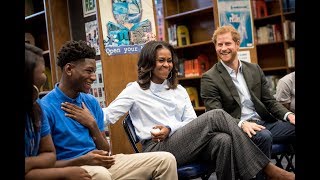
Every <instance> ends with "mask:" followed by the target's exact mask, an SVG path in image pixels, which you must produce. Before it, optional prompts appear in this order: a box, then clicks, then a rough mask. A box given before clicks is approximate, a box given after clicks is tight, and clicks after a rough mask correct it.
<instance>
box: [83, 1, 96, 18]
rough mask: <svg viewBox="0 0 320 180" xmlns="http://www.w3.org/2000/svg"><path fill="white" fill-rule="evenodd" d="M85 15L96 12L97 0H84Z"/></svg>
mask: <svg viewBox="0 0 320 180" xmlns="http://www.w3.org/2000/svg"><path fill="white" fill-rule="evenodd" d="M82 7H83V17H87V16H91V15H94V14H96V1H95V0H82Z"/></svg>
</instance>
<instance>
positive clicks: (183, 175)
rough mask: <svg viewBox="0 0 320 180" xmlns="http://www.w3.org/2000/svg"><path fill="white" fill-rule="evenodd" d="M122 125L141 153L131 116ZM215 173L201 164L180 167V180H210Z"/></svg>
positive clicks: (134, 146) (131, 142)
mask: <svg viewBox="0 0 320 180" xmlns="http://www.w3.org/2000/svg"><path fill="white" fill-rule="evenodd" d="M122 124H123V128H124V130H125V132H126V134H127V137H128V139H129V141H130V144H131V146H132V148H133V150H134V152H135V153H139V149H138V147H137V143H139V142H140V140H139V138H138V137H137V135H136V133H135V130H134V126H133V124H132V121H131V118H130V115H129V114H128V115H127V116H126V117H125V118H124V120H123V122H122ZM213 172H214V170H213V168H212V166H210V165H208V164H206V163H200V162H194V163H189V164H186V165H183V166H179V167H178V177H179V180H188V179H194V178H199V177H200V178H201V179H203V180H208V179H209V177H210V176H211V174H212V173H213Z"/></svg>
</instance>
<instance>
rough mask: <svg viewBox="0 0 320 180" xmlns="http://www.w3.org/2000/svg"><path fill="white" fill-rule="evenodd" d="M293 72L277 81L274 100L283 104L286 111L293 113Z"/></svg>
mask: <svg viewBox="0 0 320 180" xmlns="http://www.w3.org/2000/svg"><path fill="white" fill-rule="evenodd" d="M295 89H296V88H295V72H291V73H289V74H287V75H285V76H283V77H282V78H281V79H279V81H278V84H277V87H276V94H275V95H274V96H275V98H276V100H277V101H279V102H280V103H281V104H283V105H284V106H285V107H286V108H287V109H288V110H290V111H292V112H295V111H296V110H295V99H296V98H295V97H296V93H295Z"/></svg>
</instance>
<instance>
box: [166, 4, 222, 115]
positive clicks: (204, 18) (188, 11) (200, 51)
mask: <svg viewBox="0 0 320 180" xmlns="http://www.w3.org/2000/svg"><path fill="white" fill-rule="evenodd" d="M162 3H163V11H164V12H163V15H164V17H163V19H164V25H165V27H164V29H165V32H166V33H165V40H167V41H169V35H168V28H169V27H172V26H176V27H178V26H185V27H187V29H188V31H189V39H190V43H188V44H183V45H180V46H178V45H179V44H181V43H180V42H177V43H176V44H177V45H176V46H174V48H175V50H176V53H177V56H178V58H179V59H180V60H179V61H181V63H184V62H186V61H188V60H193V59H196V58H197V57H198V56H199V55H205V56H206V57H207V58H208V59H209V61H210V65H212V64H213V63H215V62H217V58H216V53H215V50H214V45H213V43H212V41H211V37H212V34H213V31H214V29H215V23H214V22H215V21H214V8H213V1H212V0H162ZM170 38H171V37H170ZM177 41H179V39H177ZM210 67H211V66H210ZM208 68H209V67H208ZM200 79H201V75H195V76H191V77H187V76H184V75H181V76H180V77H179V78H178V80H179V84H181V85H182V86H184V87H196V89H197V92H198V98H199V107H195V111H196V113H197V114H198V115H200V114H201V113H203V112H204V111H205V108H204V105H203V102H202V100H201V97H200Z"/></svg>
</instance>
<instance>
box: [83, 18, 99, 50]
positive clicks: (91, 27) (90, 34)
mask: <svg viewBox="0 0 320 180" xmlns="http://www.w3.org/2000/svg"><path fill="white" fill-rule="evenodd" d="M84 27H85V32H86V41H87V43H88V44H89V45H90V46H91V47H94V48H95V49H96V55H100V48H99V34H98V23H97V20H93V21H89V22H86V23H85V24H84Z"/></svg>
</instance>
